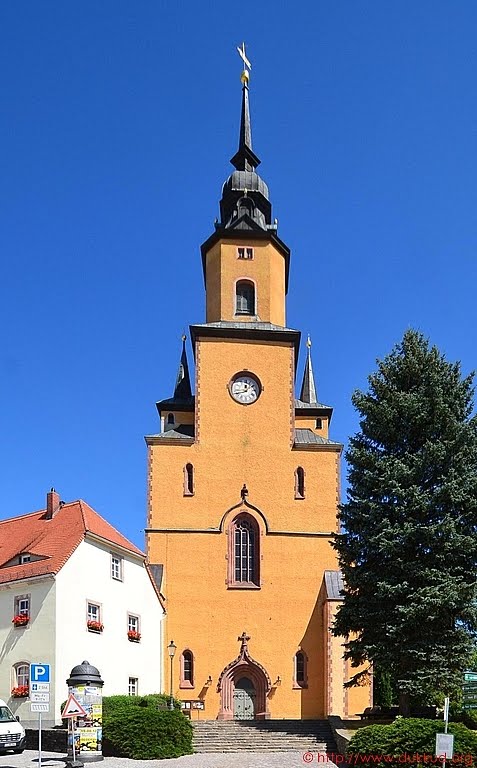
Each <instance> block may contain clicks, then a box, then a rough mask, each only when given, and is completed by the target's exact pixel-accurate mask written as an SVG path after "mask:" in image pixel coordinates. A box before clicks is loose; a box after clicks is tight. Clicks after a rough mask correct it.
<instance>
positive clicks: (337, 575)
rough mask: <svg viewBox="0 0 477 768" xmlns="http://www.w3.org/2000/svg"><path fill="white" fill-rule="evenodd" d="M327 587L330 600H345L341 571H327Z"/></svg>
mask: <svg viewBox="0 0 477 768" xmlns="http://www.w3.org/2000/svg"><path fill="white" fill-rule="evenodd" d="M325 587H326V596H327V598H328V600H343V595H342V591H343V590H344V583H343V576H342V575H341V571H325Z"/></svg>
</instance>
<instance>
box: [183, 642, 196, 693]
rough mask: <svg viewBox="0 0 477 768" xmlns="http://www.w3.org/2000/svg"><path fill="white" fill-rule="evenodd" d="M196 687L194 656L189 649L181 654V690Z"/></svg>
mask: <svg viewBox="0 0 477 768" xmlns="http://www.w3.org/2000/svg"><path fill="white" fill-rule="evenodd" d="M193 687H194V656H193V653H192V651H189V649H187V650H185V651H183V652H182V654H181V682H180V688H193Z"/></svg>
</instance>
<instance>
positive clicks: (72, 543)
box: [0, 499, 145, 584]
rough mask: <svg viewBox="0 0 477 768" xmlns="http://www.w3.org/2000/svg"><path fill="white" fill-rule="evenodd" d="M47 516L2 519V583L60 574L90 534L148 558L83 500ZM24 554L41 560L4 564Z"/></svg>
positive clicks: (44, 513) (42, 514) (30, 515)
mask: <svg viewBox="0 0 477 768" xmlns="http://www.w3.org/2000/svg"><path fill="white" fill-rule="evenodd" d="M45 515H46V510H45V509H41V510H40V511H38V512H31V513H30V514H27V515H21V516H20V517H13V518H10V519H9V520H2V521H0V584H5V583H7V582H9V581H17V580H19V579H28V578H32V577H34V576H44V575H48V574H56V573H58V571H59V570H60V569H61V568H62V567H63V565H64V564H65V563H66V561H67V560H68V558H69V557H70V556H71V555H72V554H73V552H74V551H75V549H76V547H77V546H78V545H79V544H80V543H81V542H82V541H83V540H84V538H85V536H86V534H88V533H91V534H94V535H95V536H99V537H100V538H102V539H105V540H106V541H108V542H110V543H111V544H113V545H114V544H116V545H117V546H119V547H122V548H124V549H126V550H129V551H130V552H133V553H134V554H136V555H140V556H142V557H143V558H144V557H145V555H144V553H143V552H141V550H140V549H138V548H137V547H136V546H135V545H134V544H132V543H131V542H130V541H128V539H126V538H125V537H124V536H123V535H122V534H121V533H119V531H117V530H116V529H115V528H113V526H112V525H110V523H108V522H107V521H106V520H105V519H104V518H103V517H101V515H98V513H97V512H95V511H94V509H92V508H91V507H90V506H89V504H86V502H85V501H82V500H81V499H79V500H78V501H72V502H69V503H67V504H64V505H63V506H62V507H60V509H59V510H58V511H57V512H56V514H55V515H54V516H53V517H52V518H51V519H50V520H47V519H46V517H45ZM23 553H28V554H31V555H36V556H37V557H40V558H41V559H40V560H33V561H31V562H29V563H23V564H22V565H9V566H6V567H5V563H8V562H10V561H11V560H13V559H14V558H16V557H18V556H19V555H20V554H23Z"/></svg>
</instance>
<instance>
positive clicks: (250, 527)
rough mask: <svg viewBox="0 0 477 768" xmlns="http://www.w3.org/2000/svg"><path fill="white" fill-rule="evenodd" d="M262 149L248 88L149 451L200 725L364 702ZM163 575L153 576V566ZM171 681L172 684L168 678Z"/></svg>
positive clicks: (184, 678) (335, 485) (150, 535)
mask: <svg viewBox="0 0 477 768" xmlns="http://www.w3.org/2000/svg"><path fill="white" fill-rule="evenodd" d="M259 162H260V161H259V160H258V157H257V156H256V155H255V154H254V152H253V150H252V142H251V129H250V115H249V105H248V80H247V77H246V75H245V73H244V76H243V93H242V115H241V127H240V142H239V150H238V152H237V153H236V155H235V156H234V158H233V159H232V163H233V164H234V165H235V168H236V170H235V171H234V172H233V173H232V175H231V176H230V178H229V179H228V180H227V181H226V183H225V184H224V188H223V192H222V199H221V202H220V212H221V218H220V222H218V223H217V224H216V229H215V232H214V233H213V234H212V236H211V237H210V238H209V239H208V240H207V241H206V243H204V245H203V246H202V260H203V268H204V278H205V285H206V322H205V323H203V324H197V325H193V326H191V329H190V334H191V341H192V345H193V350H194V358H195V395H193V394H192V387H191V384H190V379H189V370H188V363H187V357H186V353H185V343H184V347H183V353H182V358H181V364H180V368H179V375H178V380H177V385H176V389H175V392H174V395H173V397H171V398H169V399H167V400H162V401H160V402H159V403H158V404H157V405H158V410H159V413H160V416H161V424H162V426H161V432H160V433H159V434H157V435H149V436H148V437H147V438H146V442H147V446H148V505H149V508H148V522H147V530H146V533H147V549H148V559H149V561H150V562H153V563H159V564H161V566H162V586H161V591H162V593H163V595H164V597H165V605H166V617H165V636H164V656H165V658H164V664H165V666H164V669H165V670H167V669H169V668H170V667H169V665H170V661H169V656H168V651H167V643H168V642H169V641H170V640H173V641H174V644H175V645H176V646H177V652H176V655H175V657H174V659H173V661H172V692H173V694H174V696H175V697H177V698H179V699H182V700H183V701H184V702H200V704H199V705H192V704H187V705H186V706H191V707H192V706H200V707H203V710H202V709H200V710H197V712H200V717H201V718H202V719H216V718H219V719H250V718H256V719H266V718H302V719H315V718H322V717H326V716H327V715H329V714H338V715H343V716H347V715H354V714H355V713H357V712H362V711H363V709H364V707H366V706H368V705H369V704H370V689H369V688H368V687H364V688H351V689H345V688H344V687H343V686H344V682H345V681H346V680H347V679H348V678H349V677H351V675H352V674H353V673H354V672H355V671H356V670H353V671H352V672H351V670H349V669H348V665H347V663H345V662H344V660H343V649H342V645H341V642H342V641H341V640H340V639H338V638H334V637H333V636H332V635H331V632H330V625H331V622H332V617H333V615H334V612H335V611H336V608H337V606H338V605H339V602H340V600H341V596H340V577H339V573H338V572H337V560H336V553H335V552H334V550H333V549H332V547H331V545H330V540H331V534H332V532H334V531H336V530H337V518H336V513H337V505H338V503H339V485H340V479H339V473H340V456H341V450H342V446H341V445H340V444H339V443H336V442H334V441H333V440H331V439H330V438H329V425H330V420H331V417H332V409H331V407H329V406H326V405H323V404H321V403H319V402H318V401H317V397H316V390H315V384H314V379H313V371H312V366H311V355H310V347H309V346H308V355H307V361H306V367H305V373H304V376H303V384H302V387H301V394H300V398H296V397H295V375H296V365H297V357H298V351H299V344H300V333H299V332H298V331H296V330H293V329H290V328H288V327H287V326H286V316H285V311H286V307H285V303H286V292H287V287H288V269H289V260H290V252H289V249H288V247H287V246H286V245H285V243H284V242H283V241H282V240H281V239H280V238H279V237H278V234H277V227H276V224H275V223H274V222H273V221H272V218H271V203H270V200H269V192H268V188H267V185H266V184H265V182H264V181H263V180H262V179H261V178H260V177H259V176H258V174H257V173H256V167H257V165H258V163H259ZM156 567H157V566H156ZM165 678H166V679H167V675H165Z"/></svg>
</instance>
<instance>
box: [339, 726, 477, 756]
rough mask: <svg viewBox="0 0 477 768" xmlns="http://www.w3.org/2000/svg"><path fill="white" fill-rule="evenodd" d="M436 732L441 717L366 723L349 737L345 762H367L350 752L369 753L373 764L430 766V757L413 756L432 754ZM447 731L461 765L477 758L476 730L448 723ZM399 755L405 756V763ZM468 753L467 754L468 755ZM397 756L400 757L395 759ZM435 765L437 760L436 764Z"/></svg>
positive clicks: (441, 730)
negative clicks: (382, 756)
mask: <svg viewBox="0 0 477 768" xmlns="http://www.w3.org/2000/svg"><path fill="white" fill-rule="evenodd" d="M436 733H444V723H443V721H442V720H422V719H419V718H403V717H398V718H397V719H396V720H395V722H394V723H392V724H391V725H369V726H366V727H364V728H360V729H359V730H358V731H356V733H355V734H354V736H353V737H352V739H351V741H350V743H349V745H348V750H347V754H348V755H349V756H350V759H349V763H350V764H353V765H365V764H366V763H367V761H364V760H363V761H360V760H359V759H356V758H354V759H353V758H351V755H371V756H373V758H374V759H372V760H370V761H369V763H368V764H369V765H372V766H376V768H378V767H380V766H383V768H384V766H387V767H388V768H391V766H401V768H402V766H403V765H406V764H407V765H413V766H414V765H416V766H417V765H425V766H427V768H429V765H432V763H431V762H430V760H428V761H427V762H425V761H424V760H423V759H422V762H421V761H420V760H419V759H418V758H415V757H414V756H415V755H417V754H419V755H431V756H433V755H434V754H435V746H436ZM449 733H453V734H454V737H455V738H454V756H457V755H462V756H463V759H462V763H461V764H462V766H466V765H467V766H468V765H469V764H470V762H471V758H472V762H475V761H476V759H477V733H474V731H471V730H469V728H467V727H466V726H465V725H463V724H462V723H449ZM377 755H386V756H392V757H394V758H396V759H395V760H389V757H388V759H387V760H383V761H379V760H378V759H376V756H377ZM403 755H408V756H409V760H408V761H407V763H405V761H404V759H403V757H402V756H403ZM470 756H471V757H470ZM399 758H400V759H399ZM436 764H438V763H436Z"/></svg>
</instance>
